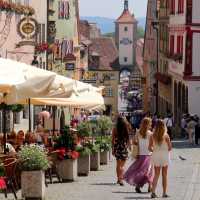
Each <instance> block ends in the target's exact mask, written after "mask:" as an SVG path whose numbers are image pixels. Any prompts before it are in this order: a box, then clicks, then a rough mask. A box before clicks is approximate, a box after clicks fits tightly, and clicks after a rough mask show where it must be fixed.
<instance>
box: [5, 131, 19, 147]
mask: <svg viewBox="0 0 200 200" xmlns="http://www.w3.org/2000/svg"><path fill="white" fill-rule="evenodd" d="M16 138H17V133H16V132H15V131H14V130H12V131H11V133H10V134H8V137H7V141H8V143H10V144H12V145H15V143H16Z"/></svg>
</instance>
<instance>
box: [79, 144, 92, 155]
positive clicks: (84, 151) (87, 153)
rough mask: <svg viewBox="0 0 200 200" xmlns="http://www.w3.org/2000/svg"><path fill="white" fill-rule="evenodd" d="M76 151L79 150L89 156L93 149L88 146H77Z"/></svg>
mask: <svg viewBox="0 0 200 200" xmlns="http://www.w3.org/2000/svg"><path fill="white" fill-rule="evenodd" d="M76 151H77V152H79V153H80V155H81V156H87V155H90V153H91V150H90V149H89V148H88V147H87V146H77V147H76Z"/></svg>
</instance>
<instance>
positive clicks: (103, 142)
mask: <svg viewBox="0 0 200 200" xmlns="http://www.w3.org/2000/svg"><path fill="white" fill-rule="evenodd" d="M96 144H99V146H100V164H102V165H107V164H108V161H109V151H110V149H111V143H110V140H109V137H105V136H104V137H102V136H101V137H99V138H97V139H96Z"/></svg>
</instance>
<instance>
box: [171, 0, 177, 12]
mask: <svg viewBox="0 0 200 200" xmlns="http://www.w3.org/2000/svg"><path fill="white" fill-rule="evenodd" d="M175 3H176V2H175V0H171V9H170V10H171V12H170V13H171V14H172V15H174V14H175Z"/></svg>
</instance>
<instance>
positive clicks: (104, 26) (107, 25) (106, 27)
mask: <svg viewBox="0 0 200 200" xmlns="http://www.w3.org/2000/svg"><path fill="white" fill-rule="evenodd" d="M81 19H83V20H87V21H89V22H94V23H97V24H98V26H99V28H100V29H101V32H102V33H103V34H105V33H112V32H115V23H114V22H115V19H110V18H105V17H81ZM137 20H138V25H139V26H141V27H142V28H143V29H144V28H145V23H146V18H145V17H142V18H138V19H137Z"/></svg>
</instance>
